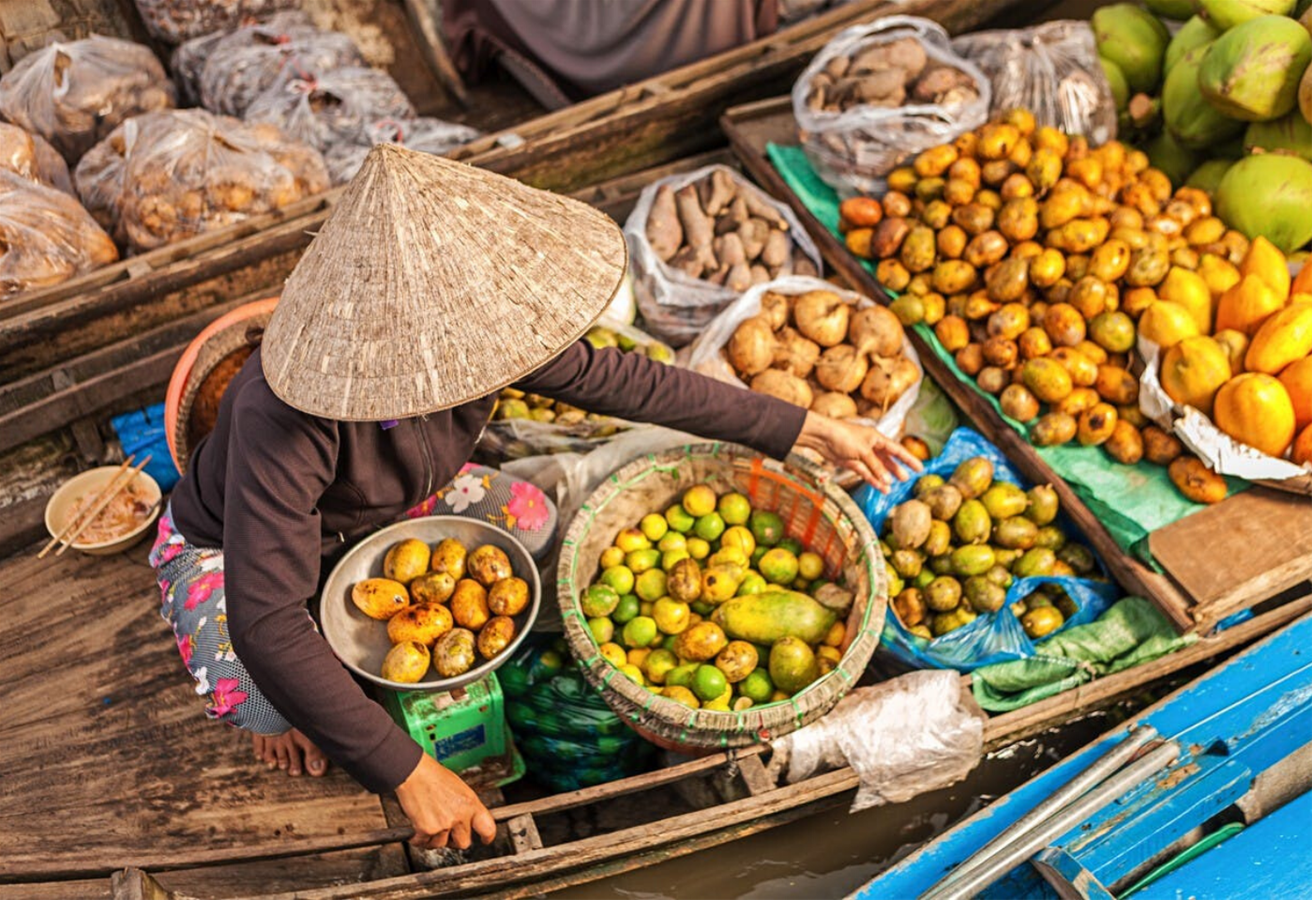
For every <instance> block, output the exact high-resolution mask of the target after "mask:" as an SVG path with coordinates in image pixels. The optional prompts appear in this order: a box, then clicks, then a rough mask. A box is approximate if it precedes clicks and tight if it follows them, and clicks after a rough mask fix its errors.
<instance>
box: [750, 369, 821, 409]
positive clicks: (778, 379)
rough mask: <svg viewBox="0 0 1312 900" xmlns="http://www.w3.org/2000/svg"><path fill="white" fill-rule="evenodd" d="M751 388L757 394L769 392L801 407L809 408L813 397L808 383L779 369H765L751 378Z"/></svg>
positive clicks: (772, 395)
mask: <svg viewBox="0 0 1312 900" xmlns="http://www.w3.org/2000/svg"><path fill="white" fill-rule="evenodd" d="M751 388H752V390H754V391H756V392H757V393H758V394H769V395H770V396H771V397H778V398H779V399H780V400H783V401H784V402H785V403H791V404H793V405H794V406H800V407H802V408H803V409H810V408H811V401H813V400H814V399H815V394H814V393H813V392H812V390H811V386H810V385H809V384H807V383H806V382H805V381H803V380H802V379H801V378H798V377H797V376H796V375H790V374H789V373H787V372H784V371H782V370H780V369H766V370H765V371H764V372H762V373H761V374H759V375H757V376H756V377H755V378H753V379H752V383H751Z"/></svg>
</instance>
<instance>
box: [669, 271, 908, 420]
mask: <svg viewBox="0 0 1312 900" xmlns="http://www.w3.org/2000/svg"><path fill="white" fill-rule="evenodd" d="M688 367H689V368H691V369H696V370H697V371H698V372H701V373H702V374H703V375H710V376H711V377H713V378H718V379H719V380H721V381H727V382H729V383H731V384H739V385H742V386H743V387H749V388H751V389H752V390H754V391H758V392H760V393H763V394H770V395H771V396H775V397H778V398H780V399H781V400H786V401H788V402H789V403H792V404H794V405H796V406H803V407H806V408H807V409H811V410H814V411H815V412H818V413H822V414H824V415H827V416H831V417H833V418H835V419H855V420H857V421H861V422H863V423H864V424H867V425H873V426H875V427H877V428H878V429H879V430H880V431H882V432H883V433H884V434H886V435H888V436H889V437H891V438H894V439H897V438H899V437H901V436H902V428H903V424H904V423H905V422H906V418H907V413H908V412H909V411H910V410H911V407H912V406H914V405H915V402H916V397H917V396H918V395H919V393H920V384H921V381H922V380H923V377H924V373H923V372H922V371H921V368H920V359H919V357H918V356H917V355H916V351H915V349H914V348H913V347H912V346H911V343H910V342H909V341H908V340H907V339H906V334H905V333H904V331H903V329H902V323H901V322H899V321H898V320H897V316H895V315H893V314H892V313H891V312H889V311H888V309H886V308H885V307H882V306H879V305H877V304H876V303H875V302H874V301H873V300H871V299H870V298H869V297H864V296H862V295H861V294H857V293H855V292H853V291H845V290H842V289H841V288H837V287H835V286H834V285H832V284H830V283H829V282H827V281H821V280H820V279H818V278H803V277H801V276H792V277H789V278H781V279H779V280H777V281H770V282H767V283H766V284H762V285H757V286H756V287H754V288H752V289H751V290H749V291H748V292H747V293H745V294H743V295H742V296H741V297H739V298H738V299H737V300H735V301H734V302H733V303H731V304H730V305H729V307H728V308H727V309H725V310H724V312H722V313H720V314H719V315H718V316H716V317H715V319H714V320H713V321H712V322H711V324H710V325H708V326H707V327H706V330H705V331H703V332H702V334H701V336H700V337H698V338H697V340H696V341H695V342H694V343H693V345H692V347H691V349H690V350H689V354H688Z"/></svg>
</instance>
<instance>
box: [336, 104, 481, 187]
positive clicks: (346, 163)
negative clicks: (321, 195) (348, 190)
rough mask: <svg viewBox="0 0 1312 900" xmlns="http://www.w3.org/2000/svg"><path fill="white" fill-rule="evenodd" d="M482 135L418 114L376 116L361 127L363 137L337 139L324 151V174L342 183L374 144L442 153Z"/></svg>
mask: <svg viewBox="0 0 1312 900" xmlns="http://www.w3.org/2000/svg"><path fill="white" fill-rule="evenodd" d="M481 134H482V132H480V131H479V130H478V129H477V128H470V127H469V126H468V125H460V124H458V123H456V122H444V121H442V120H441V119H432V118H428V117H426V116H421V117H420V118H417V119H379V120H378V121H376V122H369V123H368V124H366V125H365V127H364V132H363V135H362V137H363V140H362V141H359V142H348V141H341V142H339V143H336V144H333V145H332V146H330V147H329V148H328V149H327V150H326V151H325V152H324V161H325V162H326V163H327V164H328V174H329V175H330V176H332V179H333V184H345V183H346V182H348V181H350V180H351V178H352V176H354V175H355V173H356V172H358V171H359V170H360V166H361V165H363V164H364V158H365V157H366V156H368V155H369V150H370V149H371V148H372V147H373V146H374V145H375V144H400V145H401V146H402V147H409V148H410V149H411V150H422V151H423V152H425V153H432V154H434V155H436V156H444V155H445V154H447V153H448V152H450V151H451V150H454V149H455V148H456V147H459V146H460V145H461V144H467V143H469V142H470V141H472V140H473V139H474V138H476V137H479V136H480V135H481Z"/></svg>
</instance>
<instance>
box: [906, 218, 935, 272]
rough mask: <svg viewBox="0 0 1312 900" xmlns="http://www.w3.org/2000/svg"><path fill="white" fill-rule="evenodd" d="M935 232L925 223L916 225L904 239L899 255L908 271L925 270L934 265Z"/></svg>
mask: <svg viewBox="0 0 1312 900" xmlns="http://www.w3.org/2000/svg"><path fill="white" fill-rule="evenodd" d="M934 255H935V245H934V232H933V230H932V229H931V228H929V227H927V226H925V225H915V226H913V227H912V228H911V230H910V231H909V232H907V236H906V239H905V240H903V241H902V248H901V250H900V252H899V257H900V258H901V260H902V265H904V266H906V268H907V271H908V272H925V271H927V270H929V269H930V268H931V267H932V266H933V265H934Z"/></svg>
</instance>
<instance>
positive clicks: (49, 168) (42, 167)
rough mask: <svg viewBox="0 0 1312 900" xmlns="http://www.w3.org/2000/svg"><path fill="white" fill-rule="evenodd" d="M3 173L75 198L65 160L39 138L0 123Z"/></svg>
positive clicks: (0, 161)
mask: <svg viewBox="0 0 1312 900" xmlns="http://www.w3.org/2000/svg"><path fill="white" fill-rule="evenodd" d="M0 169H8V170H9V171H10V172H13V173H15V174H16V175H22V176H23V177H24V178H27V179H29V180H31V181H37V182H40V183H41V184H44V185H46V186H47V187H52V188H55V189H56V190H60V191H63V192H64V193H65V194H73V196H77V195H76V194H74V192H73V180H72V178H71V177H70V176H69V174H68V163H66V162H64V157H62V156H60V155H59V153H58V151H56V150H55V148H54V147H52V146H51V145H50V142H49V141H47V140H46V139H45V138H43V137H41V135H39V134H31V133H30V132H28V131H25V130H23V129H22V128H19V127H18V126H17V125H9V124H7V123H5V122H0Z"/></svg>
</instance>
